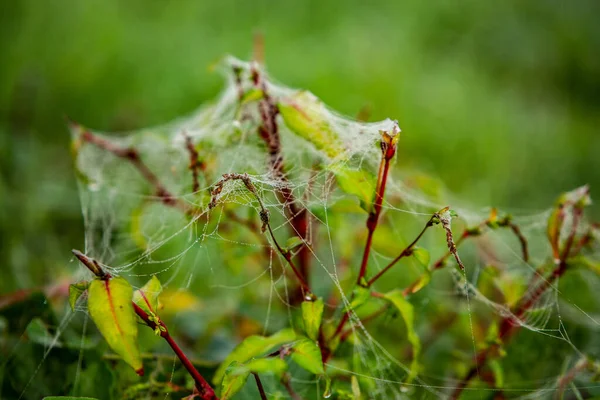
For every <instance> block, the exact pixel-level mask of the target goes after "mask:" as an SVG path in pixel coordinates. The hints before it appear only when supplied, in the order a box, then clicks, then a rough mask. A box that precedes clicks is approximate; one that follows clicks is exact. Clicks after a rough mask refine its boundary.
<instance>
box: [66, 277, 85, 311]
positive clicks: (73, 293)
mask: <svg viewBox="0 0 600 400" xmlns="http://www.w3.org/2000/svg"><path fill="white" fill-rule="evenodd" d="M89 285H90V284H89V282H87V281H83V282H78V283H74V284H72V285H69V305H70V306H71V310H72V311H75V304H77V300H79V298H80V297H81V295H82V294H83V293H84V292H85V291H86V290H87V288H88V286H89Z"/></svg>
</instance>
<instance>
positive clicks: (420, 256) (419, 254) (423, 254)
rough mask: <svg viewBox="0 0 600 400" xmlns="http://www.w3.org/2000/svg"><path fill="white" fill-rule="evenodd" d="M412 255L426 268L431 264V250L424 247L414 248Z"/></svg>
mask: <svg viewBox="0 0 600 400" xmlns="http://www.w3.org/2000/svg"><path fill="white" fill-rule="evenodd" d="M412 255H413V256H414V257H415V259H416V260H417V261H418V262H419V263H420V264H421V265H422V266H424V267H425V268H427V267H428V266H429V261H431V256H430V255H429V251H427V250H426V249H424V248H422V247H415V248H413V251H412Z"/></svg>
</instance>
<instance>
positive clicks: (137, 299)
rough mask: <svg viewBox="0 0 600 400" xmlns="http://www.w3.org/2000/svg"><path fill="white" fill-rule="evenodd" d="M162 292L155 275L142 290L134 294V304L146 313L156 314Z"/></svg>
mask: <svg viewBox="0 0 600 400" xmlns="http://www.w3.org/2000/svg"><path fill="white" fill-rule="evenodd" d="M161 292H162V285H161V284H160V281H159V280H158V278H157V277H156V275H153V276H152V278H150V280H149V281H148V282H146V284H145V285H144V286H143V287H142V288H141V289H138V290H136V291H135V292H134V293H133V302H134V303H135V304H137V305H138V306H140V308H141V309H142V310H144V311H146V313H148V314H156V312H157V311H158V295H159V294H160V293H161Z"/></svg>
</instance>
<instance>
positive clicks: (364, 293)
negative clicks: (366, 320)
mask: <svg viewBox="0 0 600 400" xmlns="http://www.w3.org/2000/svg"><path fill="white" fill-rule="evenodd" d="M370 297H371V291H370V290H369V289H367V288H365V287H362V286H356V287H355V288H354V290H353V291H352V300H351V301H350V309H351V310H354V311H356V309H358V307H360V306H362V305H363V304H365V303H366V301H367V300H369V298H370Z"/></svg>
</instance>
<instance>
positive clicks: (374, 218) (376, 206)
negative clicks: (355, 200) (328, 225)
mask: <svg viewBox="0 0 600 400" xmlns="http://www.w3.org/2000/svg"><path fill="white" fill-rule="evenodd" d="M395 129H397V126H394V131H393V133H394V137H395V136H396V135H397V134H398V132H399V131H395ZM383 135H384V137H383V139H382V140H381V153H382V154H381V162H380V163H379V173H378V174H377V186H376V188H375V202H374V203H373V207H372V209H371V211H370V212H369V217H368V218H367V229H368V234H367V242H366V243H365V250H364V251H363V257H362V261H361V263H360V270H359V272H358V277H357V279H356V283H357V284H358V285H360V284H361V282H362V280H363V278H364V277H365V275H366V274H367V264H368V263H369V254H370V253H371V245H372V243H373V234H374V233H375V229H377V223H378V222H379V216H380V215H381V209H382V206H383V197H384V195H385V187H386V184H387V180H388V174H389V171H390V163H391V161H392V158H394V155H395V154H396V144H395V140H397V138H396V139H394V137H392V136H390V135H389V134H388V133H387V132H384V133H383Z"/></svg>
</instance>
